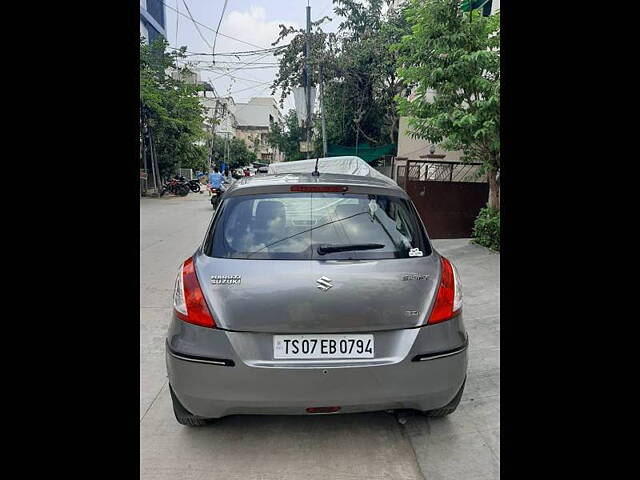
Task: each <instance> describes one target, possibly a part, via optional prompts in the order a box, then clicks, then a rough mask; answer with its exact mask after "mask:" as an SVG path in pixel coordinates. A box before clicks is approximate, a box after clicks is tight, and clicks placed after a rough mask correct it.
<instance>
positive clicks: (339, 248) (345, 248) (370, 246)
mask: <svg viewBox="0 0 640 480" xmlns="http://www.w3.org/2000/svg"><path fill="white" fill-rule="evenodd" d="M377 248H384V245H383V244H382V243H353V244H349V243H346V244H328V245H326V244H325V245H320V246H318V249H317V252H318V255H324V254H326V253H333V252H349V251H351V250H375V249H377Z"/></svg>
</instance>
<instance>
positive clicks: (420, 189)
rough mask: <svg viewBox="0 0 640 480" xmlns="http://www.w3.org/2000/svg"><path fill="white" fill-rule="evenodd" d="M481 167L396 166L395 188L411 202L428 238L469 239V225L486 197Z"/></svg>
mask: <svg viewBox="0 0 640 480" xmlns="http://www.w3.org/2000/svg"><path fill="white" fill-rule="evenodd" d="M481 165H482V164H480V163H462V162H445V161H430V160H408V161H407V165H406V166H404V165H400V166H398V167H397V170H396V178H397V182H398V185H400V186H401V187H403V188H404V189H405V191H406V192H407V193H408V194H409V196H410V197H411V200H413V203H414V204H415V206H416V208H417V210H418V213H419V214H420V217H421V218H422V221H423V222H424V224H425V226H426V227H427V232H428V234H429V237H430V238H469V237H471V236H472V232H473V223H474V221H475V219H476V217H477V216H478V213H479V212H480V209H481V208H483V207H484V206H485V205H486V204H487V199H488V197H489V184H488V183H487V179H486V175H481V174H480V167H481ZM407 171H408V174H407Z"/></svg>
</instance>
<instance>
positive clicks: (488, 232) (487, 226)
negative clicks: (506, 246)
mask: <svg viewBox="0 0 640 480" xmlns="http://www.w3.org/2000/svg"><path fill="white" fill-rule="evenodd" d="M473 238H474V241H475V242H476V243H477V244H479V245H483V246H485V247H488V248H491V249H492V250H496V251H498V252H499V251H500V210H496V209H494V208H489V207H485V208H483V209H482V210H480V213H479V214H478V217H477V218H476V221H475V223H474V225H473Z"/></svg>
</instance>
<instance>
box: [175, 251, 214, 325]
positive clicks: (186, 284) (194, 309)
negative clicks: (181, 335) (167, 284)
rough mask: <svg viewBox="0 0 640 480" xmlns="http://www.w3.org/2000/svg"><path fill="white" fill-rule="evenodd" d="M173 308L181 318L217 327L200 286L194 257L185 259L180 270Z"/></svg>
mask: <svg viewBox="0 0 640 480" xmlns="http://www.w3.org/2000/svg"><path fill="white" fill-rule="evenodd" d="M173 309H174V311H175V313H176V316H177V317H178V318H179V319H180V320H184V321H185V322H188V323H192V324H194V325H200V326H201V327H210V328H215V327H216V322H215V321H214V319H213V316H212V315H211V312H210V311H209V307H207V302H206V301H205V299H204V293H203V292H202V288H200V282H198V277H197V276H196V270H195V267H194V265H193V258H188V259H187V260H185V261H184V263H183V264H182V266H181V267H180V271H179V272H178V278H177V279H176V288H175V291H174V294H173Z"/></svg>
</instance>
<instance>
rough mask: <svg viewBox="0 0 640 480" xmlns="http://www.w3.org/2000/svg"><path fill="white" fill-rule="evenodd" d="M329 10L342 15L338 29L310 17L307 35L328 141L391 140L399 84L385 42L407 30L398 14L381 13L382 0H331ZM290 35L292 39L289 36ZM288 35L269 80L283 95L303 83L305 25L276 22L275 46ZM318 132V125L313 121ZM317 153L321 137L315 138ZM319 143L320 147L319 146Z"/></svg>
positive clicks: (394, 54) (394, 131) (313, 80)
mask: <svg viewBox="0 0 640 480" xmlns="http://www.w3.org/2000/svg"><path fill="white" fill-rule="evenodd" d="M333 3H334V11H335V13H337V14H339V15H340V16H342V17H344V20H343V21H342V22H341V23H340V25H339V28H338V32H337V34H333V33H330V34H325V33H324V32H323V31H322V29H321V26H322V23H323V22H324V21H325V20H326V19H327V18H329V17H323V18H322V19H320V20H318V21H316V22H313V26H312V35H311V41H310V44H311V55H310V57H311V61H310V64H311V84H312V85H317V84H318V80H319V75H320V66H322V77H323V81H324V85H325V86H324V98H323V101H324V109H325V119H326V131H327V140H328V143H331V144H340V145H350V146H354V145H356V144H358V143H362V142H368V143H370V144H372V145H377V144H388V143H396V142H397V136H398V120H399V117H398V112H397V105H396V103H395V101H394V98H395V96H396V95H397V94H398V93H400V92H401V91H402V90H403V89H404V83H403V82H402V81H401V80H400V79H399V78H398V76H397V74H396V57H397V55H398V53H397V52H395V51H390V49H389V45H391V44H392V43H395V42H399V41H400V39H401V38H402V36H403V35H404V34H406V33H409V30H408V28H409V27H408V23H407V22H406V20H405V19H404V17H403V16H402V15H400V14H399V13H397V12H395V11H390V13H389V14H388V16H386V17H385V16H383V15H382V6H383V4H384V0H365V1H355V0H334V2H333ZM290 37H293V38H290ZM285 38H286V39H287V40H289V39H290V40H289V44H288V46H287V47H286V48H284V49H282V50H281V51H280V52H278V53H277V55H279V56H281V58H280V67H279V72H278V75H277V77H276V79H275V81H274V83H273V85H272V93H275V91H276V88H278V87H279V88H281V89H282V94H281V105H282V104H283V102H284V98H285V97H286V96H287V95H288V94H289V93H290V92H291V90H292V89H293V88H294V87H296V86H300V85H303V78H304V77H303V71H304V69H303V66H304V30H303V29H299V30H296V29H294V28H292V27H288V28H287V27H285V26H284V25H282V26H281V32H280V36H279V38H278V39H277V40H276V42H274V45H276V44H278V43H279V42H281V41H283V40H284V39H285ZM316 127H318V128H317V131H319V125H318V124H317V122H316ZM314 145H315V147H316V150H317V152H314V153H315V154H317V153H318V152H321V151H322V147H321V141H318V139H317V138H316V139H314ZM318 146H319V148H318Z"/></svg>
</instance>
